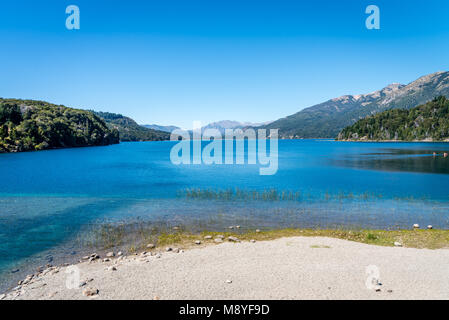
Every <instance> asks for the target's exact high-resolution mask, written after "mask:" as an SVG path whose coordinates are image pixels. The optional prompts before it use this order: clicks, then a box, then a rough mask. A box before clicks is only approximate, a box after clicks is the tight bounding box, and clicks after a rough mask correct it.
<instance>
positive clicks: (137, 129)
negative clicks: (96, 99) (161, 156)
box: [93, 111, 170, 141]
mask: <svg viewBox="0 0 449 320" xmlns="http://www.w3.org/2000/svg"><path fill="white" fill-rule="evenodd" d="M93 112H94V113H95V114H96V115H97V116H99V117H100V118H102V119H104V121H105V122H106V124H107V125H108V127H109V128H110V129H116V130H118V131H119V133H120V141H161V140H170V133H168V132H164V131H159V130H153V129H149V128H145V127H143V126H140V125H138V124H137V123H136V122H135V121H134V120H133V119H131V118H128V117H125V116H123V115H121V114H116V113H110V112H96V111H93Z"/></svg>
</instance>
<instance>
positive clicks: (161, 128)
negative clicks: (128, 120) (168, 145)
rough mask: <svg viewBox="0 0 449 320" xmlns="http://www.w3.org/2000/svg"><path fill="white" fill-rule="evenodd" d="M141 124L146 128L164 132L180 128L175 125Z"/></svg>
mask: <svg viewBox="0 0 449 320" xmlns="http://www.w3.org/2000/svg"><path fill="white" fill-rule="evenodd" d="M141 126H142V127H145V128H148V129H153V130H158V131H164V132H172V131H173V130H176V129H181V128H180V127H177V126H161V125H157V124H142V125H141Z"/></svg>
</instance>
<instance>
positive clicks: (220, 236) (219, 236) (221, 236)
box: [216, 234, 224, 239]
mask: <svg viewBox="0 0 449 320" xmlns="http://www.w3.org/2000/svg"><path fill="white" fill-rule="evenodd" d="M216 238H219V239H224V235H222V234H219V235H218V236H216Z"/></svg>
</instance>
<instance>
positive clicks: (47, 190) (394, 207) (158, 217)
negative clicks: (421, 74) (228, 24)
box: [0, 140, 449, 288]
mask: <svg viewBox="0 0 449 320" xmlns="http://www.w3.org/2000/svg"><path fill="white" fill-rule="evenodd" d="M173 145H174V143H173V142H138V143H122V144H120V145H113V146H108V147H92V148H79V149H64V150H51V151H42V152H33V153H19V154H0V282H1V284H0V288H5V287H6V286H7V285H10V283H11V281H12V279H14V278H17V277H18V276H19V274H20V272H25V271H27V268H28V269H29V267H30V266H31V265H43V264H45V263H55V262H57V261H62V260H63V259H67V258H70V257H72V259H75V257H78V256H79V254H81V252H82V251H83V249H84V250H86V249H85V245H84V244H83V243H82V241H81V242H79V241H76V240H77V239H78V240H79V239H82V238H83V234H84V232H85V230H86V229H88V228H87V226H90V227H91V226H92V225H94V226H95V225H97V224H101V223H102V222H104V221H108V222H126V221H135V220H136V219H138V220H143V221H146V222H150V223H151V222H155V223H156V222H157V223H165V224H167V225H189V226H190V227H191V228H193V229H202V228H207V229H216V230H223V228H224V227H226V226H229V225H237V224H239V225H241V226H242V229H245V228H256V227H257V228H267V229H268V228H277V227H355V228H357V227H363V228H383V229H392V228H409V227H410V225H411V224H413V223H419V224H421V225H427V224H432V225H433V226H434V227H436V228H444V229H447V228H448V226H449V222H448V220H449V187H448V185H449V158H443V157H442V156H437V157H433V155H432V154H433V152H438V153H442V152H443V151H445V152H447V151H448V150H449V144H447V143H350V142H335V141H329V140H281V141H279V170H278V172H277V174H276V175H274V176H260V175H259V165H212V166H206V165H182V166H175V165H173V164H172V163H171V162H170V160H169V152H170V148H171V147H172V146H173ZM192 188H194V189H195V190H199V191H200V194H202V195H203V196H199V197H192V196H188V194H186V190H187V189H192ZM206 190H207V191H212V192H215V193H216V194H217V193H219V192H220V191H226V190H239V192H240V194H241V195H242V194H243V195H244V196H239V197H238V196H231V197H230V198H229V197H228V198H227V197H223V196H218V197H212V196H210V193H207V194H208V195H209V196H204V194H205V193H204V192H205V191H206ZM267 190H276V191H277V192H278V195H280V194H282V192H283V191H284V192H287V193H288V192H290V193H294V194H295V195H297V196H295V197H294V199H290V200H288V199H284V200H283V199H282V197H281V196H279V197H278V198H276V197H275V198H270V199H257V200H252V198H251V195H252V194H254V193H255V192H257V193H259V194H262V193H264V192H266V191H267ZM202 192H203V193H202ZM15 269H20V271H19V272H18V273H11V271H13V270H15Z"/></svg>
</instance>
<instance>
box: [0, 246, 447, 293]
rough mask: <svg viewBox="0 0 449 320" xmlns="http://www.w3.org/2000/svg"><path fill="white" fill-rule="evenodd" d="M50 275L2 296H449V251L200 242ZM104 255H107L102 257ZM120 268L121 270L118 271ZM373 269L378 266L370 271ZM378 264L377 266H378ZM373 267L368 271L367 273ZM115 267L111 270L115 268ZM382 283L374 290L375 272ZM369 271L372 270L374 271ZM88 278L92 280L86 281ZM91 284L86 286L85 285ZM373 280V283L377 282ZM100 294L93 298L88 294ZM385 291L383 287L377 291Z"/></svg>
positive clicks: (38, 277) (81, 265)
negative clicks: (370, 286) (77, 273)
mask: <svg viewBox="0 0 449 320" xmlns="http://www.w3.org/2000/svg"><path fill="white" fill-rule="evenodd" d="M160 255H161V256H160V257H157V256H156V252H153V253H151V254H150V253H148V254H146V255H142V254H139V255H132V256H126V257H120V258H117V257H115V258H112V259H111V261H110V262H103V259H98V260H95V261H92V262H83V263H79V264H77V265H75V267H76V268H75V269H77V270H79V275H80V277H79V279H80V282H81V284H83V286H81V287H77V288H73V289H69V288H67V282H68V283H69V287H70V284H73V283H74V282H73V280H75V281H76V283H78V281H77V278H76V276H75V275H73V274H70V273H67V272H68V270H72V269H73V268H74V266H66V267H59V268H56V269H52V270H50V269H49V270H46V271H45V272H44V274H41V275H39V276H35V277H34V278H33V279H32V280H31V281H30V282H29V283H27V284H26V285H22V286H19V287H18V288H16V290H14V291H11V292H8V293H7V294H6V296H5V295H3V296H0V297H1V298H2V299H93V300H98V299H150V300H152V299H161V300H164V299H205V300H209V299H237V300H240V299H242V300H244V299H449V250H448V249H439V250H428V249H411V248H403V247H381V246H373V245H366V244H362V243H356V242H350V241H346V240H339V239H332V238H322V237H292V238H282V239H277V240H270V241H260V242H255V243H251V242H240V243H234V242H225V243H223V244H219V245H203V244H202V245H200V246H198V247H195V248H190V249H187V250H185V251H184V252H180V253H176V252H165V248H163V249H161V251H160ZM101 258H103V257H101ZM112 266H114V267H115V269H116V270H111V267H112ZM369 266H371V267H369ZM373 266H375V267H373ZM367 267H368V269H367ZM108 268H109V270H107V269H108ZM376 270H378V271H379V282H380V283H381V285H376V286H373V287H372V288H370V289H369V288H368V287H367V284H366V283H367V279H370V277H371V276H370V272H376ZM367 271H368V272H367ZM86 280H87V281H86ZM83 282H86V284H84V283H83ZM372 283H373V282H372V281H369V280H368V284H372ZM88 288H90V289H94V292H96V290H98V294H96V295H94V296H92V297H88V296H85V294H83V292H84V291H85V290H86V289H88ZM376 289H377V290H376Z"/></svg>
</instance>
